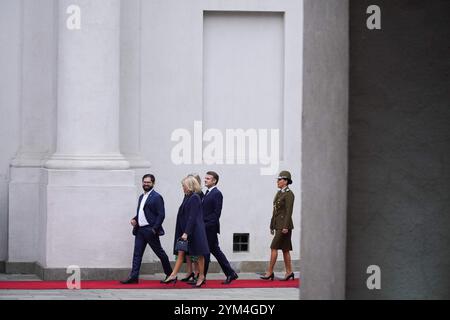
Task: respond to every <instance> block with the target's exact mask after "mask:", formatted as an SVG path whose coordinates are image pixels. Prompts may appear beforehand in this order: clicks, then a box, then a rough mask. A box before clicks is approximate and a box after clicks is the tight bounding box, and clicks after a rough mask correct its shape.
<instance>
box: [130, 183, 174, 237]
mask: <svg viewBox="0 0 450 320" xmlns="http://www.w3.org/2000/svg"><path fill="white" fill-rule="evenodd" d="M143 197H144V195H143V194H141V196H140V197H139V201H138V206H137V210H136V216H135V217H134V220H136V222H137V223H138V224H139V218H138V217H139V208H140V206H141V201H142V198H143ZM144 214H145V218H146V219H147V222H148V224H149V225H150V227H151V228H153V229H154V230H155V231H156V232H157V233H158V234H159V235H160V236H162V235H164V229H163V227H162V223H163V221H164V218H165V217H166V214H165V210H164V199H163V197H162V196H161V195H160V194H159V193H158V192H156V191H155V190H153V191H152V192H151V193H150V194H149V196H148V198H147V201H146V202H145V205H144ZM138 227H139V226H138ZM138 227H135V228H134V230H133V234H134V235H136V232H137V228H138Z"/></svg>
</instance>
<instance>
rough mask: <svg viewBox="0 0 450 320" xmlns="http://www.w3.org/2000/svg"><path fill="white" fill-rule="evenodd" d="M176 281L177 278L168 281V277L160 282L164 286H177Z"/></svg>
mask: <svg viewBox="0 0 450 320" xmlns="http://www.w3.org/2000/svg"><path fill="white" fill-rule="evenodd" d="M177 280H178V277H175V278H173V279H170V277H168V278H167V279H166V280H164V281H161V283H164V284H169V283H173V285H176V284H177Z"/></svg>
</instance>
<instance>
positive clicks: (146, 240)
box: [130, 226, 172, 279]
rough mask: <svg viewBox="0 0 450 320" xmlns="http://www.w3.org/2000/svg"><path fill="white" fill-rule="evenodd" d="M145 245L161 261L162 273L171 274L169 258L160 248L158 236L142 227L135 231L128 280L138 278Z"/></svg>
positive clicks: (148, 228)
mask: <svg viewBox="0 0 450 320" xmlns="http://www.w3.org/2000/svg"><path fill="white" fill-rule="evenodd" d="M147 244H148V245H149V246H150V247H151V248H152V250H153V252H154V253H155V254H156V256H157V257H158V258H159V260H161V264H162V267H163V269H164V273H165V274H166V275H170V274H171V273H172V267H171V266H170V262H169V258H168V257H167V254H166V252H165V251H164V249H163V248H162V247H161V241H159V235H156V234H154V233H153V231H152V228H150V227H148V226H147V227H143V228H139V229H138V230H137V234H136V236H135V240H134V253H133V268H132V269H131V274H130V278H133V279H134V278H138V277H139V270H140V269H141V263H142V256H143V255H144V251H145V247H146V246H147Z"/></svg>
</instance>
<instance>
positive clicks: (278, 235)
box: [270, 230, 292, 251]
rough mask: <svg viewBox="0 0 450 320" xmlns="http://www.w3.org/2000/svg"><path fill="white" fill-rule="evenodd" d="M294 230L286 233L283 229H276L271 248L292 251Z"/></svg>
mask: <svg viewBox="0 0 450 320" xmlns="http://www.w3.org/2000/svg"><path fill="white" fill-rule="evenodd" d="M291 236H292V230H289V232H288V233H286V234H284V233H283V232H282V231H281V230H275V236H274V237H273V240H272V244H271V245H270V249H276V250H283V251H292V241H291Z"/></svg>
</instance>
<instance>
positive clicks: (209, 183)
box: [202, 171, 238, 284]
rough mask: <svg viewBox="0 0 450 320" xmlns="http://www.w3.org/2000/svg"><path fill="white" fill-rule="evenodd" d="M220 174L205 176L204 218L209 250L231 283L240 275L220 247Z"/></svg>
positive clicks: (207, 264) (207, 259)
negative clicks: (218, 235)
mask: <svg viewBox="0 0 450 320" xmlns="http://www.w3.org/2000/svg"><path fill="white" fill-rule="evenodd" d="M218 182H219V175H218V174H217V173H216V172H214V171H208V172H207V173H206V176H205V187H206V188H208V190H207V191H206V192H205V195H204V197H203V201H202V204H203V219H204V221H205V228H206V237H207V238H208V245H209V251H210V252H211V253H212V254H213V256H214V257H215V258H216V259H217V262H219V265H220V267H221V268H222V270H223V272H224V273H225V276H226V277H227V278H226V280H225V281H224V282H222V283H223V284H230V283H231V282H232V281H233V280H236V279H237V278H238V275H237V274H236V272H235V271H234V270H233V268H232V267H231V265H230V263H229V262H228V260H227V258H226V257H225V255H224V254H223V252H222V250H220V247H219V239H218V237H217V234H219V233H220V222H219V219H220V214H221V212H222V203H223V196H222V192H220V190H219V189H217V187H216V185H217V183H218ZM210 261H211V256H210V255H207V256H206V260H205V277H206V274H207V272H208V267H209V262H210Z"/></svg>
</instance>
